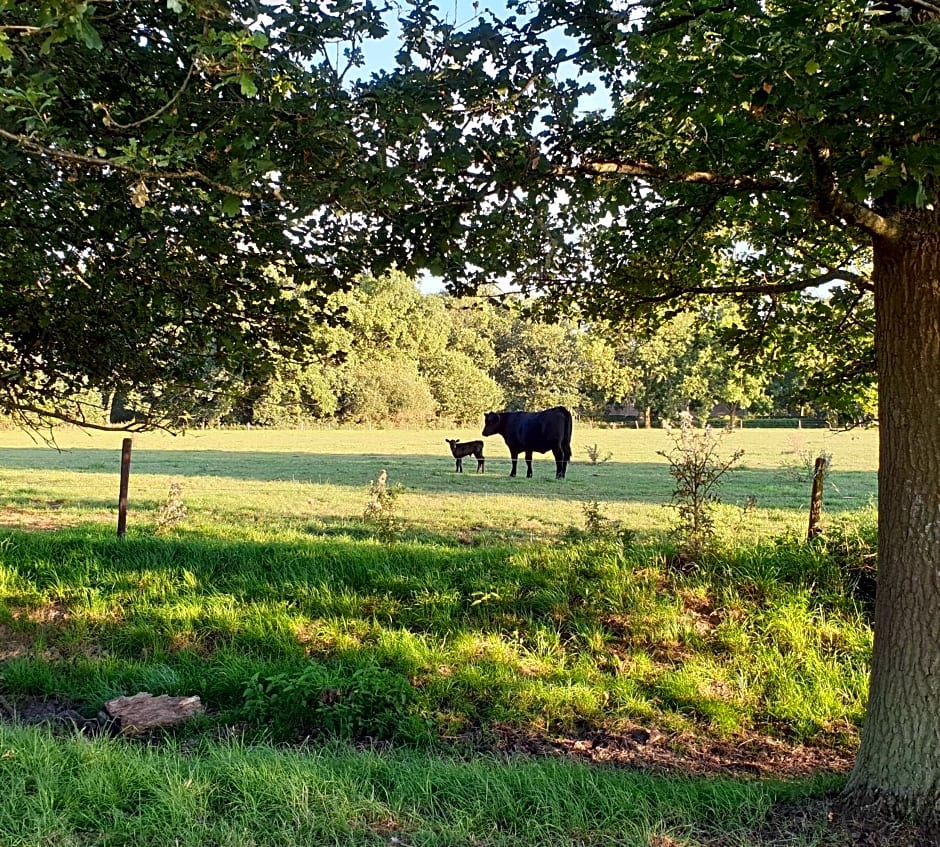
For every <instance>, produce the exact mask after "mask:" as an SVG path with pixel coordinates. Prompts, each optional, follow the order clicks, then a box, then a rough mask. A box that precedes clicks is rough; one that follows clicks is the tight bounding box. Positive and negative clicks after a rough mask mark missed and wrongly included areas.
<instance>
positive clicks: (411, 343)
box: [83, 270, 875, 429]
mask: <svg viewBox="0 0 940 847" xmlns="http://www.w3.org/2000/svg"><path fill="white" fill-rule="evenodd" d="M328 310H329V312H330V314H331V315H332V316H333V318H332V320H330V321H320V322H319V323H316V325H314V326H312V328H311V340H310V343H309V345H308V346H307V347H305V348H304V349H286V350H284V351H282V352H281V353H280V354H277V355H275V356H274V357H273V367H272V368H271V371H270V373H269V375H268V377H267V378H265V379H260V380H254V381H252V380H244V381H238V380H234V381H230V382H229V384H228V387H227V390H226V391H225V392H224V393H221V392H220V393H215V394H214V393H213V392H211V391H207V390H202V389H199V388H196V389H194V390H193V391H192V392H190V393H189V394H188V395H187V396H188V402H187V403H186V404H185V405H181V406H178V414H179V417H178V420H177V423H176V426H177V427H180V428H184V429H185V428H187V427H193V426H203V427H205V426H220V425H222V426H263V427H270V428H292V427H298V426H305V425H317V424H328V423H329V424H353V425H355V424H363V425H370V426H373V425H375V426H396V425H397V426H421V425H430V426H449V425H456V426H476V425H477V424H478V423H479V422H480V420H482V417H483V415H484V414H485V413H486V412H488V411H493V410H500V409H510V410H511V409H519V410H524V409H530V410H531V409H542V408H549V407H551V406H555V405H562V406H566V407H568V408H570V409H572V411H574V412H575V414H576V415H577V416H578V417H579V418H581V419H585V420H591V421H597V422H601V421H609V422H623V423H627V422H629V423H631V424H633V425H635V426H638V427H650V426H654V425H660V424H663V423H667V422H669V421H673V420H676V418H677V417H678V416H679V415H680V414H682V413H685V412H691V413H692V414H693V415H694V416H695V418H697V419H698V420H700V421H702V422H708V421H710V420H718V419H723V421H724V422H725V423H726V424H728V425H731V426H734V425H736V424H737V423H740V422H743V420H744V419H745V418H747V419H753V418H793V417H805V418H809V419H816V420H819V421H825V422H826V423H828V424H829V425H845V424H855V423H859V422H869V421H870V420H872V419H873V417H874V411H875V405H874V396H875V389H874V387H873V386H872V387H868V390H867V391H865V390H862V391H854V392H846V391H843V393H842V394H841V395H840V396H839V397H838V398H835V402H830V401H832V400H833V399H834V398H833V397H832V396H830V397H827V396H825V395H824V394H822V393H821V392H820V391H819V378H820V374H819V371H818V365H819V358H818V356H817V355H816V354H815V353H814V352H810V351H807V350H806V348H803V351H802V352H803V355H802V358H800V357H793V356H791V357H790V358H789V359H788V360H787V361H786V364H785V365H784V364H781V357H780V356H779V355H776V354H779V353H780V351H779V350H777V351H774V352H775V355H770V353H771V351H764V353H763V355H746V354H742V352H741V351H740V350H739V349H736V348H735V346H734V344H733V342H732V341H730V340H729V339H730V338H731V336H732V334H733V327H734V321H735V318H736V315H737V311H736V309H735V307H734V304H732V303H710V304H700V306H699V308H697V309H695V310H689V311H682V312H676V313H672V314H669V313H665V312H664V313H663V314H662V315H660V316H659V318H658V319H657V320H656V321H655V322H654V323H650V322H649V321H636V322H635V323H633V324H628V325H623V324H618V325H611V324H609V323H605V322H601V321H597V320H592V321H579V320H578V319H577V318H575V317H571V316H569V317H564V318H555V319H553V320H552V321H550V322H549V321H547V320H545V319H540V318H539V316H538V315H537V314H535V313H534V311H535V310H534V309H533V305H532V303H531V302H527V301H525V300H524V299H522V298H520V297H515V296H512V295H506V294H503V293H500V292H499V291H498V290H497V289H495V288H491V289H488V290H487V291H484V292H481V294H480V295H479V296H456V295H452V294H450V293H448V292H447V291H438V292H423V291H422V290H421V289H420V286H419V285H418V284H417V282H416V281H415V280H413V279H412V278H410V277H408V276H407V275H405V274H404V273H401V272H399V271H394V270H393V271H389V272H386V273H385V274H382V275H381V276H371V275H366V276H363V277H361V278H359V279H358V280H357V283H356V284H355V285H354V286H352V287H351V288H349V289H348V290H346V291H343V292H338V293H335V294H333V295H331V297H330V301H329V303H328ZM316 320H317V318H316V316H315V315H311V321H313V322H315V321H316ZM109 399H111V401H112V402H111V404H110V405H111V408H112V412H113V410H114V405H115V404H114V400H113V398H112V397H111V396H109V395H104V396H102V398H101V401H99V400H98V392H95V391H92V392H89V398H88V399H87V400H86V402H85V404H84V406H83V408H84V410H85V411H84V414H85V416H86V418H87V419H88V420H90V421H92V420H93V418H94V417H95V412H96V411H97V414H98V416H99V417H100V419H101V422H102V423H104V422H105V421H106V418H107V416H108V408H107V407H108V405H109V404H108V400H109ZM159 400H160V398H159V396H158V395H154V394H150V393H148V391H147V390H146V388H142V387H138V388H136V389H133V390H131V391H128V392H127V393H124V392H121V393H120V394H119V395H118V399H117V404H118V412H117V414H118V420H117V421H114V420H112V423H118V424H120V423H121V422H124V423H128V422H130V423H132V424H139V423H142V422H143V421H145V420H146V413H145V412H142V411H141V410H146V409H147V408H148V407H149V406H150V405H151V404H157V403H159Z"/></svg>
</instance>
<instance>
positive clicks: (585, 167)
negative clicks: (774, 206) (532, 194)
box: [553, 161, 794, 193]
mask: <svg viewBox="0 0 940 847" xmlns="http://www.w3.org/2000/svg"><path fill="white" fill-rule="evenodd" d="M553 172H554V173H555V174H556V175H558V176H610V177H618V176H632V177H639V178H641V179H648V180H649V181H650V182H659V183H672V184H685V185H715V186H718V187H720V188H727V189H730V190H732V191H777V192H783V193H788V192H790V191H792V190H793V187H794V184H793V183H792V182H788V181H787V180H784V179H780V178H778V177H745V176H734V175H732V174H722V173H715V172H713V171H688V172H686V173H682V172H678V171H671V170H669V169H668V168H660V167H657V166H656V165H651V164H648V163H647V162H631V161H605V162H585V163H584V164H582V165H575V166H570V165H558V166H557V167H555V169H554V171H553Z"/></svg>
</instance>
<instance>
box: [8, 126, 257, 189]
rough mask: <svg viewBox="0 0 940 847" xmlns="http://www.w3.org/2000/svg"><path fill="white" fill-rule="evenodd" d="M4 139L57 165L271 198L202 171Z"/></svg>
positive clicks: (11, 135)
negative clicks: (143, 165)
mask: <svg viewBox="0 0 940 847" xmlns="http://www.w3.org/2000/svg"><path fill="white" fill-rule="evenodd" d="M0 138H5V139H7V140H8V141H12V142H13V143H14V144H17V145H18V146H19V147H21V148H22V149H24V150H26V151H27V152H29V153H33V154H35V155H39V156H47V157H48V158H50V159H55V160H56V161H60V162H73V163H75V164H79V165H88V166H90V167H94V168H100V169H102V170H103V169H106V168H107V169H113V170H116V171H121V172H122V173H126V174H132V175H133V176H136V177H139V178H141V179H165V180H171V181H174V182H176V181H179V180H187V179H193V180H196V181H197V182H201V183H202V184H203V185H207V186H209V187H210V188H214V189H216V190H217V191H221V192H223V193H224V194H231V195H233V196H235V197H241V198H242V199H243V200H255V199H261V198H264V197H268V196H269V194H268V192H257V191H246V190H245V189H240V188H234V187H233V186H231V185H226V184H225V183H222V182H218V181H217V180H214V179H212V178H211V177H209V176H206V174H204V173H203V172H202V171H199V170H195V169H189V170H184V171H153V170H145V169H143V168H135V167H133V166H132V165H124V164H121V163H119V162H115V161H113V160H111V159H102V158H99V157H97V156H86V155H83V154H82V153H72V152H71V151H69V150H56V149H55V148H54V147H48V146H46V145H44V144H40V143H39V142H38V141H34V140H33V139H31V138H29V137H27V136H25V135H17V134H16V133H13V132H8V131H7V130H5V129H0ZM274 193H275V192H270V194H271V195H274Z"/></svg>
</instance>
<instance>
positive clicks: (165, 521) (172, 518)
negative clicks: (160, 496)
mask: <svg viewBox="0 0 940 847" xmlns="http://www.w3.org/2000/svg"><path fill="white" fill-rule="evenodd" d="M187 514H188V512H187V511H186V505H185V504H184V503H183V484H182V483H180V482H173V483H171V484H170V493H169V494H168V495H167V498H166V502H165V503H164V504H163V505H162V506H161V507H160V512H159V514H158V515H157V529H156V533H157V535H160V534H162V533H164V532H169V531H170V530H171V529H173V527H175V526H178V525H179V524H181V523H182V522H183V521H184V520H186V515H187Z"/></svg>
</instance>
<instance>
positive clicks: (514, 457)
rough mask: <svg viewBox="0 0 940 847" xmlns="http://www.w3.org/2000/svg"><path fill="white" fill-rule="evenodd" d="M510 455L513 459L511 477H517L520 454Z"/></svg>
mask: <svg viewBox="0 0 940 847" xmlns="http://www.w3.org/2000/svg"><path fill="white" fill-rule="evenodd" d="M509 455H510V456H511V457H512V470H511V471H510V472H509V475H510V476H515V475H516V464H517V462H518V459H519V454H518V453H510V454H509Z"/></svg>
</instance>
